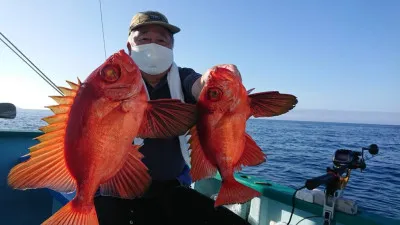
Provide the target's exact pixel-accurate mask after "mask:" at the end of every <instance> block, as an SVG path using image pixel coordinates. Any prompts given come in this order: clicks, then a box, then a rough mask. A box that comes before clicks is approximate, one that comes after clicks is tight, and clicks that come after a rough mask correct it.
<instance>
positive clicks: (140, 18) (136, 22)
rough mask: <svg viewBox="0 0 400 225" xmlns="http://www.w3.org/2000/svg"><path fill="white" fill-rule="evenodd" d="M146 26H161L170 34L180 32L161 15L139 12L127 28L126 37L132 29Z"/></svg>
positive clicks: (153, 12) (152, 12)
mask: <svg viewBox="0 0 400 225" xmlns="http://www.w3.org/2000/svg"><path fill="white" fill-rule="evenodd" d="M147 24H157V25H160V26H163V27H165V28H166V29H168V30H169V31H170V32H171V33H172V34H176V33H178V32H179V31H180V30H181V29H180V28H179V27H176V26H174V25H172V24H170V23H169V22H168V19H167V17H165V16H164V15H163V14H161V13H159V12H156V11H145V12H139V13H137V14H136V15H135V16H133V18H132V20H131V24H130V26H129V32H128V35H129V34H130V33H131V31H132V30H133V29H135V28H138V27H140V26H143V25H147Z"/></svg>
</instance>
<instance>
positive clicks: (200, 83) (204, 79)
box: [192, 64, 242, 100]
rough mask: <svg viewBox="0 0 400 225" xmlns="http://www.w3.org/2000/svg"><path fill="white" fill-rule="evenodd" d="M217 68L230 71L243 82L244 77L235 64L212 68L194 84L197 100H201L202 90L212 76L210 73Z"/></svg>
mask: <svg viewBox="0 0 400 225" xmlns="http://www.w3.org/2000/svg"><path fill="white" fill-rule="evenodd" d="M216 67H222V68H225V69H228V70H230V71H232V72H233V73H234V74H235V75H236V76H239V78H240V81H242V75H241V74H240V72H239V70H238V68H237V67H236V65H234V64H220V65H216V66H213V67H211V68H210V69H208V70H207V71H206V72H205V73H204V74H203V75H202V76H201V77H200V78H199V79H198V80H197V81H196V82H195V83H194V84H193V87H192V94H193V96H194V97H195V98H196V100H198V99H199V95H200V92H201V90H202V89H203V87H204V85H205V84H206V82H207V79H208V76H209V74H210V72H211V71H212V70H214V69H215V68H216Z"/></svg>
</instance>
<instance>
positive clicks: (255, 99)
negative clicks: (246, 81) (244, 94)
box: [249, 91, 297, 117]
mask: <svg viewBox="0 0 400 225" xmlns="http://www.w3.org/2000/svg"><path fill="white" fill-rule="evenodd" d="M249 98H250V100H251V101H250V108H251V114H252V115H253V116H254V117H272V116H279V115H282V114H285V113H287V112H289V111H290V110H292V109H293V108H294V107H295V106H296V104H297V98H296V96H294V95H290V94H281V93H279V92H277V91H270V92H260V93H255V94H250V95H249Z"/></svg>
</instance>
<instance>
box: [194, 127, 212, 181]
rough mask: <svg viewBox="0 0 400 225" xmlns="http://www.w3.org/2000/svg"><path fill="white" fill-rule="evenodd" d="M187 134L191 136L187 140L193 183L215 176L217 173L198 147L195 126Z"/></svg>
mask: <svg viewBox="0 0 400 225" xmlns="http://www.w3.org/2000/svg"><path fill="white" fill-rule="evenodd" d="M189 134H190V135H191V137H190V139H189V143H190V149H192V151H191V153H190V164H191V168H190V175H191V177H192V180H193V182H195V181H197V180H200V179H203V178H209V177H213V176H215V174H216V173H217V168H216V167H215V166H214V165H213V164H212V163H211V162H210V161H209V160H208V159H207V157H206V155H205V154H204V151H203V149H202V147H201V145H200V140H199V136H198V133H197V128H196V126H194V127H192V129H190V132H189Z"/></svg>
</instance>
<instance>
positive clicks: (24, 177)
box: [8, 80, 80, 192]
mask: <svg viewBox="0 0 400 225" xmlns="http://www.w3.org/2000/svg"><path fill="white" fill-rule="evenodd" d="M78 81H79V80H78ZM67 83H68V84H69V85H70V86H71V88H64V87H59V88H60V90H61V91H62V93H64V94H65V96H50V97H51V98H52V99H54V100H55V101H56V102H57V103H58V105H52V106H47V107H46V108H48V109H50V110H51V111H52V112H53V113H54V115H52V116H48V117H45V118H43V119H42V120H43V121H45V122H47V123H48V125H47V126H43V127H40V128H39V130H41V131H42V132H44V134H42V135H40V136H38V137H36V138H35V140H37V141H39V143H38V144H36V145H34V146H32V147H30V148H29V154H28V155H29V156H30V157H29V159H28V160H27V161H25V162H22V163H20V164H18V165H16V166H15V167H13V168H12V169H11V171H10V173H9V175H8V183H9V185H10V186H11V187H13V188H15V189H34V188H49V189H52V190H55V191H59V192H72V191H74V190H75V188H76V184H75V180H74V179H73V177H72V176H71V174H70V172H69V171H68V168H67V166H66V163H65V158H64V138H65V129H66V127H67V123H68V116H69V112H70V109H71V106H72V103H73V102H74V98H75V96H76V93H77V92H78V90H79V87H80V84H75V83H73V82H70V81H67ZM79 83H80V82H79Z"/></svg>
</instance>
